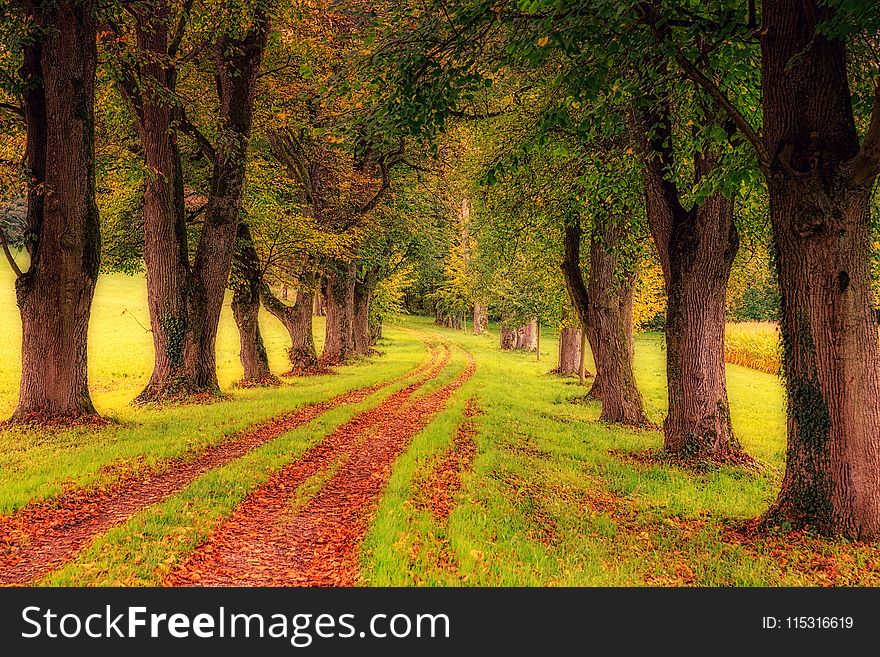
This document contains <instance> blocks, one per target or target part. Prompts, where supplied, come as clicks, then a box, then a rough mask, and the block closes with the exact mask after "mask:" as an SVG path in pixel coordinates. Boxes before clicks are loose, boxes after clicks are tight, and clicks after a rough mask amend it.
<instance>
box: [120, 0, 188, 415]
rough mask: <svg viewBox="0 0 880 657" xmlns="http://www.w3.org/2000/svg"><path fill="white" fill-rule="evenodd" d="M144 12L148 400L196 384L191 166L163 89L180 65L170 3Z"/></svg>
mask: <svg viewBox="0 0 880 657" xmlns="http://www.w3.org/2000/svg"><path fill="white" fill-rule="evenodd" d="M143 11H144V12H145V13H144V14H142V15H139V16H138V20H137V26H136V34H137V42H138V48H139V49H140V50H141V51H142V52H143V53H145V54H146V56H145V57H144V58H143V59H144V61H143V62H142V63H141V64H140V68H139V71H138V74H139V76H140V78H141V80H142V81H144V82H145V83H144V84H141V85H140V86H141V89H142V90H141V91H138V90H137V89H135V88H133V87H128V88H126V86H125V85H123V89H125V90H126V92H127V95H128V98H129V101H130V102H131V103H132V105H133V106H134V108H135V113H136V116H137V121H136V124H137V130H138V135H139V137H140V141H141V145H142V148H143V152H144V168H145V170H146V171H150V172H153V174H152V175H148V176H145V177H144V194H143V203H144V264H145V268H146V273H147V305H148V307H149V311H150V327H151V329H152V331H151V332H152V336H153V371H152V374H151V376H150V381H149V382H148V383H147V386H146V388H145V389H144V390H143V391H142V392H141V393H140V395H139V396H138V401H140V402H147V401H153V400H156V399H160V398H165V397H174V396H176V395H178V394H181V393H185V392H186V391H188V390H189V389H190V388H191V387H192V386H191V381H190V377H189V373H188V372H187V370H186V368H185V367H184V363H183V342H184V335H185V332H186V326H187V307H186V294H187V279H188V277H189V257H188V255H187V241H186V225H185V214H184V195H183V173H182V167H181V162H180V151H179V149H178V146H177V139H176V135H175V129H174V119H175V109H174V107H173V106H172V105H171V103H169V101H168V97H167V96H166V95H164V94H163V93H161V92H160V91H159V90H160V89H161V90H166V91H167V92H171V93H173V92H174V90H175V88H176V77H177V76H176V71H175V70H174V68H173V67H170V66H166V65H165V64H164V62H163V57H164V56H165V55H166V53H167V52H168V47H169V44H168V22H167V20H166V18H165V17H166V16H167V15H168V11H169V10H168V6H167V3H165V2H158V3H156V4H155V5H150V6H146V7H145V8H144V10H143Z"/></svg>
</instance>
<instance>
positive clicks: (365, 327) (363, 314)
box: [353, 268, 379, 354]
mask: <svg viewBox="0 0 880 657" xmlns="http://www.w3.org/2000/svg"><path fill="white" fill-rule="evenodd" d="M378 282H379V279H378V271H377V270H376V269H374V268H369V269H367V271H366V272H365V273H364V278H363V280H357V281H355V286H354V328H353V338H354V352H355V353H356V354H368V353H370V350H371V349H372V347H373V344H374V342H375V340H374V339H373V331H372V328H371V325H370V301H371V300H372V298H373V290H375V289H376V285H377V283H378Z"/></svg>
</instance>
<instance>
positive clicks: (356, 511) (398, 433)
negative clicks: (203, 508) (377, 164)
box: [164, 354, 475, 586]
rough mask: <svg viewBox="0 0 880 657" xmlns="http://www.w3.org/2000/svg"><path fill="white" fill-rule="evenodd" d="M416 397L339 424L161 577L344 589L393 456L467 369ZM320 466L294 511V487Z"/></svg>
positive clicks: (176, 581)
mask: <svg viewBox="0 0 880 657" xmlns="http://www.w3.org/2000/svg"><path fill="white" fill-rule="evenodd" d="M474 369H475V363H474V361H473V358H472V357H471V356H470V355H469V354H468V365H467V367H466V369H465V370H464V371H463V372H462V373H461V374H460V375H459V376H458V377H457V378H456V379H455V380H454V381H453V382H451V383H449V384H447V385H445V386H443V387H441V388H440V389H438V390H435V391H433V392H429V393H427V394H424V395H422V396H418V397H417V396H415V392H416V390H417V389H418V388H419V387H420V385H416V384H414V385H413V386H410V387H409V388H407V389H405V390H402V391H400V392H399V393H396V394H395V395H392V396H391V397H389V398H388V399H387V400H386V401H385V402H383V403H382V404H380V405H379V406H377V407H375V408H373V409H371V410H368V411H365V412H363V413H361V414H360V415H358V416H357V417H356V418H354V419H353V420H352V421H350V422H348V423H346V424H344V425H342V426H341V427H339V428H338V429H337V430H336V431H334V432H333V433H332V434H331V435H330V436H328V437H327V438H326V439H325V440H324V441H323V442H322V443H321V444H319V445H317V446H315V447H314V448H312V449H311V450H309V451H308V452H306V453H305V454H304V455H303V456H302V458H300V459H299V460H297V461H295V462H293V463H290V464H289V465H287V466H285V467H284V468H282V469H281V470H280V471H279V472H277V473H276V474H275V475H273V476H272V477H271V478H270V479H269V481H267V482H266V483H265V484H264V485H263V486H261V487H260V488H259V489H257V490H255V491H254V492H253V493H251V494H250V495H249V496H248V498H247V499H246V500H245V501H244V502H243V503H242V504H241V505H239V507H238V508H237V509H236V510H235V512H234V513H233V515H232V517H231V518H230V519H229V520H228V521H226V522H225V523H224V524H223V525H221V526H220V527H219V528H218V529H217V530H216V531H215V532H214V534H213V535H212V536H211V537H210V539H209V540H208V541H207V542H206V543H204V544H202V545H201V546H200V547H199V548H197V549H196V550H195V551H194V552H193V553H192V554H191V555H190V558H189V559H188V560H187V562H186V563H185V564H183V565H182V566H181V567H180V568H179V569H177V570H176V571H173V572H172V573H171V574H170V575H169V576H168V577H167V578H166V580H165V582H164V583H165V584H166V585H169V586H255V585H259V586H351V585H353V584H355V583H356V581H357V576H358V572H359V568H358V551H359V548H360V545H361V543H362V541H363V538H364V536H365V534H366V532H367V530H368V528H369V525H370V521H371V519H372V515H373V513H374V512H375V508H376V505H377V504H378V502H379V499H380V497H381V494H382V491H383V490H384V489H385V486H386V485H387V483H388V479H389V477H390V475H391V469H392V466H393V465H394V462H395V460H396V459H397V458H398V457H399V456H400V454H401V453H402V452H403V451H404V450H405V449H406V447H407V445H408V444H409V442H410V440H411V439H412V437H413V436H414V435H415V434H416V433H417V432H419V431H420V430H421V429H422V428H424V427H425V426H426V425H427V424H428V422H430V420H431V419H432V418H433V417H434V416H435V415H436V414H437V413H438V412H439V411H440V410H441V409H442V408H443V407H444V405H445V403H446V401H447V400H448V399H449V398H450V396H451V395H452V394H453V393H454V392H455V391H456V390H457V389H458V388H459V387H460V386H461V385H462V384H463V383H464V382H465V381H466V380H467V379H468V378H470V376H471V375H472V374H473V372H474ZM322 470H323V471H328V470H329V471H330V472H332V474H330V476H329V479H328V480H327V481H326V483H324V485H323V486H322V487H321V488H320V490H319V491H318V492H317V493H316V494H315V495H314V496H313V497H312V498H311V499H309V500H308V501H306V502H305V503H304V504H302V505H300V506H299V508H292V507H294V505H295V501H296V500H295V496H296V494H297V489H298V488H300V487H301V486H302V485H303V484H304V483H307V482H308V481H309V480H310V478H317V477H318V476H319V473H320V472H321V471H322Z"/></svg>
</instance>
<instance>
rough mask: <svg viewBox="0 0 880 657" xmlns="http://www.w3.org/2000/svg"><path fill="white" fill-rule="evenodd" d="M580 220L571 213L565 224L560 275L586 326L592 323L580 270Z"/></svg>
mask: <svg viewBox="0 0 880 657" xmlns="http://www.w3.org/2000/svg"><path fill="white" fill-rule="evenodd" d="M581 234H582V231H581V220H580V217H579V216H578V215H577V213H573V216H572V217H571V219H570V221H568V222H566V224H565V234H564V237H563V245H564V253H565V255H564V257H563V260H562V276H563V278H564V279H565V287H566V289H567V290H568V296H569V297H571V303H572V305H573V306H574V307H575V310H576V311H577V314H578V317H579V318H580V320H581V324H582V325H583V326H584V327H586V326H589V325H590V324H591V323H592V317H591V315H592V303H591V301H590V293H589V292H588V291H587V284H586V282H584V273H583V272H582V271H581Z"/></svg>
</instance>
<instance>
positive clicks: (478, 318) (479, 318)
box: [474, 303, 489, 335]
mask: <svg viewBox="0 0 880 657" xmlns="http://www.w3.org/2000/svg"><path fill="white" fill-rule="evenodd" d="M488 331H489V309H488V308H486V306H484V305H483V304H481V303H475V304H474V335H482V334H484V333H487V332H488Z"/></svg>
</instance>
